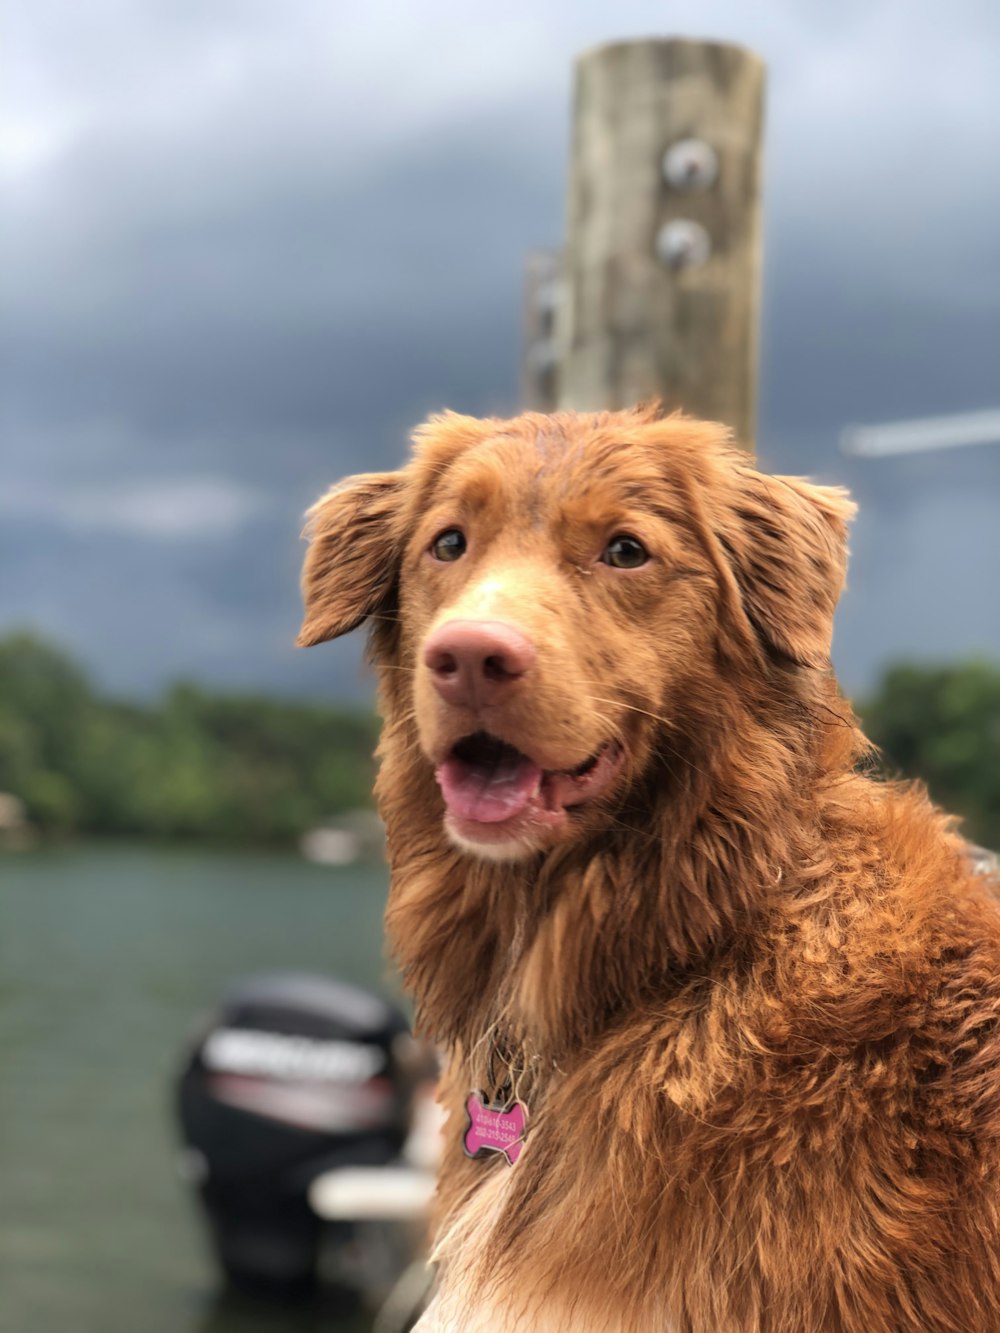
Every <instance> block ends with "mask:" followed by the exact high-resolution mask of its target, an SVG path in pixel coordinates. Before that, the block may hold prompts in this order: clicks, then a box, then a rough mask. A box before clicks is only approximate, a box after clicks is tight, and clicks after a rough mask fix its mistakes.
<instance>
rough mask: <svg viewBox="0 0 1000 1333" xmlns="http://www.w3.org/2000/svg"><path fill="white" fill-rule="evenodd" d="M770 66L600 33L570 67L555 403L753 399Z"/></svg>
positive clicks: (687, 404) (735, 423)
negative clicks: (606, 38) (614, 39)
mask: <svg viewBox="0 0 1000 1333" xmlns="http://www.w3.org/2000/svg"><path fill="white" fill-rule="evenodd" d="M763 93H764V65H763V62H762V61H761V60H760V59H759V58H758V57H757V56H755V55H753V54H752V53H751V52H749V51H745V50H743V49H741V48H740V47H737V46H730V45H727V44H723V43H718V42H697V41H686V40H663V41H660V40H653V41H638V42H623V43H618V44H615V45H611V46H603V47H600V48H598V49H597V50H594V51H590V52H588V53H586V54H585V55H583V56H582V57H581V58H580V59H579V60H578V62H577V66H576V89H575V102H574V113H573V146H572V162H571V169H570V187H569V233H568V238H567V246H566V254H565V261H564V269H563V282H564V286H563V293H564V301H563V303H562V306H561V308H560V312H559V330H558V333H559V368H558V401H559V405H560V407H574V408H583V409H596V408H618V407H627V406H631V405H632V404H633V403H636V402H639V401H640V400H642V399H648V398H653V397H658V398H661V399H662V400H663V402H664V404H665V405H666V406H667V407H670V408H673V407H682V408H684V409H685V410H687V411H688V412H691V413H693V414H694V415H696V416H701V417H708V418H711V419H713V420H716V421H724V422H726V423H727V424H728V425H730V426H732V427H733V429H734V431H735V433H736V436H737V438H738V439H739V440H740V441H741V443H743V444H745V445H746V446H747V447H748V448H751V447H752V445H753V437H754V425H755V413H756V375H757V326H758V304H759V296H758V293H759V286H760V244H761V243H760V165H761V130H762V122H763Z"/></svg>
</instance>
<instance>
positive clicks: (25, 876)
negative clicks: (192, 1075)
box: [0, 846, 392, 1333]
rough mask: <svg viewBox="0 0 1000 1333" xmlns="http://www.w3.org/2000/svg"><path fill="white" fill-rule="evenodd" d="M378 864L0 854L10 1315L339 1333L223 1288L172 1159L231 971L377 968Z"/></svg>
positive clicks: (53, 1324) (11, 1326)
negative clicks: (181, 1078)
mask: <svg viewBox="0 0 1000 1333" xmlns="http://www.w3.org/2000/svg"><path fill="white" fill-rule="evenodd" d="M385 888H386V873H385V870H384V868H382V867H380V866H375V867H372V866H367V867H350V868H345V869H340V868H328V867H319V866H314V865H310V864H308V863H306V862H303V861H301V860H298V859H296V858H294V857H291V856H284V855H270V854H266V853H265V854H262V853H257V852H254V853H246V854H238V853H232V852H221V853H220V852H208V851H202V850H195V851H192V850H170V849H162V848H150V847H119V846H102V847H95V846H87V847H82V848H74V849H64V850H55V851H42V852H35V853H31V854H24V855H20V856H7V857H4V858H0V1080H2V1082H0V1329H2V1330H3V1333H49V1331H50V1330H52V1333H57V1331H58V1333H284V1331H285V1330H288V1331H289V1333H299V1331H300V1330H310V1331H311V1330H316V1333H320V1330H322V1333H328V1331H330V1333H332V1331H333V1330H338V1333H339V1330H346V1329H347V1328H348V1327H352V1328H353V1327H355V1326H354V1325H347V1324H345V1323H342V1322H338V1321H337V1320H336V1319H334V1318H333V1316H331V1315H330V1314H329V1313H323V1312H321V1311H317V1310H315V1309H312V1310H301V1311H297V1312H291V1313H289V1312H284V1311H278V1310H273V1309H269V1308H267V1307H264V1306H259V1305H254V1304H248V1303H242V1302H239V1301H234V1300H233V1299H232V1298H225V1297H224V1296H222V1295H221V1294H220V1292H219V1288H218V1282H217V1278H216V1273H215V1270H214V1268H213V1266H212V1263H211V1260H210V1257H209V1255H208V1252H207V1250H206V1248H205V1246H204V1244H203V1238H202V1235H201V1232H200V1228H199V1218H198V1216H197V1213H196V1211H195V1206H194V1201H193V1199H192V1198H191V1197H190V1196H189V1194H188V1192H187V1189H186V1187H184V1186H182V1185H181V1183H180V1182H179V1181H178V1180H177V1178H176V1176H175V1174H174V1165H173V1161H174V1147H175V1142H176V1139H175V1127H174V1122H173V1116H172V1104H171V1091H172V1087H173V1079H174V1076H175V1073H176V1070H177V1068H178V1065H179V1062H180V1059H181V1056H182V1053H183V1051H184V1049H185V1044H186V1042H187V1039H188V1035H189V1033H190V1032H191V1030H192V1028H193V1026H194V1024H195V1023H196V1021H197V1020H198V1018H199V1016H200V1015H201V1014H202V1013H204V1011H205V1010H207V1009H209V1008H211V1006H212V1005H213V1004H214V1002H215V1001H216V1000H217V999H218V997H219V994H220V991H221V990H222V988H223V987H224V986H225V985H226V983H227V982H228V981H230V980H232V979H233V978H235V977H238V976H242V975H246V974H248V973H253V972H256V971H269V970H272V969H308V970H318V971H321V972H325V973H329V974H333V975H335V976H339V977H341V978H343V979H345V980H348V981H353V982H357V983H360V984H362V985H367V986H372V985H375V986H376V987H379V988H381V989H383V990H386V991H388V992H389V993H392V992H391V987H388V986H384V985H383V984H382V982H383V978H384V977H385V975H386V968H385V966H384V964H383V962H382V932H381V914H382V908H383V904H384V898H385Z"/></svg>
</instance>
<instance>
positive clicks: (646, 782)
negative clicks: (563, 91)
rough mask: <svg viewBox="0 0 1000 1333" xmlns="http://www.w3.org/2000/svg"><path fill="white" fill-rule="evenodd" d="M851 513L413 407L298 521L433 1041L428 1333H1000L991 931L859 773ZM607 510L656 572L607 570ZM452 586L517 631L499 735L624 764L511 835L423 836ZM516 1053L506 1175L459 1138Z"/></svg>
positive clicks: (885, 791) (662, 459)
mask: <svg viewBox="0 0 1000 1333" xmlns="http://www.w3.org/2000/svg"><path fill="white" fill-rule="evenodd" d="M852 509H853V507H852V506H851V504H850V502H849V500H848V499H847V498H846V496H845V495H844V494H843V493H842V492H840V491H838V490H832V489H826V488H820V487H815V486H810V485H809V484H807V483H805V482H803V481H800V480H797V479H791V478H775V477H766V476H763V475H761V474H760V473H758V472H757V471H756V470H755V469H754V468H753V467H752V465H751V463H750V461H749V460H748V459H747V458H746V457H745V456H744V455H742V454H741V453H739V452H738V451H737V450H735V449H734V448H733V447H732V445H731V444H730V442H729V441H728V439H727V436H726V433H725V431H724V430H723V429H722V428H720V427H717V426H712V425H706V424H703V423H698V422H694V421H691V420H688V419H686V418H683V417H679V416H673V417H668V418H665V419H664V418H661V417H660V416H659V415H658V414H657V413H656V412H655V411H651V410H644V409H637V410H635V411H633V412H624V413H614V414H612V413H606V414H596V415H573V414H560V415H557V416H554V417H545V416H540V415H526V416H522V417H519V418H517V419H515V420H512V421H499V420H488V421H480V420H473V419H469V418H464V417H459V416H454V415H451V414H448V415H445V416H442V417H438V418H434V419H432V420H431V421H430V422H429V423H428V424H427V425H425V426H424V427H422V428H421V429H420V431H418V433H417V437H416V451H415V456H414V458H413V459H412V461H411V462H410V463H409V464H408V466H407V467H405V468H404V469H403V470H402V471H400V472H398V473H388V474H379V475H371V476H366V477H357V478H353V479H351V480H349V481H348V482H346V483H344V484H343V485H341V486H339V487H336V488H335V489H334V490H333V491H331V492H330V494H329V495H328V496H327V497H325V498H324V499H323V500H321V501H320V502H319V504H318V505H316V506H315V508H314V509H313V511H312V512H311V516H310V529H309V531H310V536H311V545H310V548H309V552H308V556H307V560H306V567H305V573H304V592H305V601H306V618H305V624H304V627H303V631H302V637H301V642H303V643H318V642H320V641H322V640H324V639H329V638H332V637H334V636H335V635H338V634H342V633H345V632H346V631H347V630H350V629H353V628H354V627H355V626H357V625H359V624H361V623H362V621H365V620H368V621H369V623H370V627H371V637H370V652H371V657H372V660H373V662H374V665H375V668H376V671H377V673H378V678H379V690H380V701H381V709H382V711H383V714H384V719H385V727H384V732H383V738H382V742H381V749H380V754H381V770H380V775H379V779H378V786H377V794H378V799H379V803H380V807H381V810H382V813H383V815H384V818H385V821H386V825H387V829H388V837H389V849H390V860H391V867H392V888H391V893H390V899H389V905H388V911H387V918H386V920H387V928H388V934H389V939H390V943H391V947H392V950H393V953H394V955H395V957H396V959H397V960H398V962H399V965H400V967H401V969H402V973H403V976H404V978H405V980H406V983H407V985H408V987H409V988H410V989H411V991H412V993H413V995H414V998H415V1002H416V1007H417V1017H418V1022H419V1026H420V1028H421V1029H422V1031H423V1032H424V1033H425V1034H426V1035H427V1036H429V1037H432V1038H433V1039H435V1040H436V1041H438V1042H440V1043H441V1044H442V1046H443V1047H444V1048H445V1050H446V1052H447V1055H448V1060H449V1065H448V1072H447V1075H446V1077H445V1080H444V1082H443V1088H442V1095H443V1097H444V1099H445V1100H446V1102H447V1104H448V1105H449V1107H450V1110H451V1119H450V1124H449V1128H448V1147H447V1150H446V1158H445V1162H444V1168H443V1171H442V1177H441V1185H440V1191H439V1202H440V1206H439V1228H438V1257H439V1259H440V1262H441V1265H442V1270H441V1271H442V1276H441V1291H440V1295H439V1297H438V1299H437V1302H436V1304H435V1306H434V1308H433V1311H432V1313H431V1314H429V1315H428V1316H427V1317H426V1318H427V1324H426V1327H428V1328H434V1329H444V1328H454V1329H460V1330H463V1331H464V1333H471V1330H473V1329H477V1328H480V1327H482V1328H484V1329H485V1328H489V1329H490V1330H491V1333H510V1331H511V1330H514V1329H518V1330H520V1329H525V1330H529V1329H530V1330H541V1329H550V1328H551V1329H560V1330H567V1329H575V1330H581V1331H582V1330H587V1331H588V1333H589V1331H590V1330H593V1333H598V1330H600V1331H601V1333H611V1331H619V1330H620V1331H621V1333H625V1331H627V1333H652V1330H667V1329H670V1330H674V1331H675V1333H890V1331H892V1333H896V1331H897V1330H922V1331H923V1330H941V1331H942V1333H944V1331H945V1330H949V1331H951V1333H979V1331H982V1333H989V1331H991V1330H1000V1174H998V1170H1000V1068H998V1062H1000V1029H998V1018H1000V919H998V915H997V911H996V909H995V906H994V903H993V901H992V899H991V897H990V896H989V890H990V885H989V883H988V881H987V880H986V879H985V878H983V877H977V876H976V875H974V874H973V873H972V872H971V871H970V869H969V867H968V863H967V860H966V857H965V854H964V849H963V845H962V843H961V841H960V839H959V838H958V837H957V836H956V835H955V834H954V833H953V832H952V830H951V828H950V825H949V822H948V821H947V820H946V819H945V818H944V817H943V816H941V815H940V814H939V813H938V812H936V811H935V810H934V809H933V807H932V806H931V805H930V804H929V802H928V801H927V799H926V797H925V795H924V794H923V792H922V790H920V789H919V788H915V787H906V786H901V785H896V784H886V783H881V782H878V781H874V780H872V778H871V777H869V776H867V775H866V774H865V772H864V771H863V769H864V764H863V760H864V758H865V756H866V753H867V746H866V742H865V741H864V738H863V737H862V736H861V734H860V732H859V731H858V729H857V726H856V723H855V721H854V719H853V717H852V715H851V712H850V709H849V708H848V707H847V705H846V704H845V703H844V702H843V700H842V699H841V698H840V697H839V694H838V692H837V688H836V685H835V682H834V680H833V678H832V673H831V671H830V669H829V647H830V637H831V632H832V618H833V611H834V606H835V603H836V601H837V598H838V595H839V593H840V590H841V585H842V582H843V574H844V566H845V558H846V544H845V540H846V522H847V520H848V518H849V517H850V514H851V513H852ZM454 525H458V526H461V527H462V528H463V530H464V531H465V532H466V533H467V535H468V550H467V552H466V554H465V555H464V556H463V557H462V558H461V559H460V560H457V561H454V562H452V563H447V564H443V563H441V562H439V561H435V560H433V559H431V558H430V557H429V555H428V548H429V547H430V545H431V543H432V542H433V541H434V538H435V537H436V535H437V534H439V533H440V532H441V531H442V530H443V529H447V528H449V527H451V526H454ZM621 531H626V532H629V533H632V534H634V535H635V536H636V537H637V538H639V539H641V540H642V541H643V543H644V544H645V546H646V547H647V549H648V550H649V551H650V553H651V555H652V557H653V558H652V559H651V560H650V562H649V563H648V564H647V565H646V566H644V567H643V568H641V569H635V570H618V569H611V568H609V566H608V565H607V564H603V563H601V561H600V558H599V557H600V553H601V551H602V549H603V548H604V546H605V543H606V542H607V541H608V539H609V537H610V536H611V535H612V534H613V533H616V532H621ZM478 606H485V607H486V608H487V612H488V614H489V615H490V616H491V617H497V616H502V617H504V618H506V619H508V620H511V621H513V622H514V623H515V624H517V625H519V626H520V627H522V628H523V629H524V630H525V632H526V633H528V634H529V635H530V636H531V637H532V639H533V641H534V642H535V643H536V644H537V646H538V658H537V664H536V666H535V667H534V668H533V669H532V672H531V680H530V682H528V683H527V684H524V685H521V686H520V687H519V688H517V689H514V690H512V691H511V692H510V699H509V700H507V701H505V702H503V703H502V704H498V705H497V706H496V708H495V709H494V710H493V713H492V715H491V717H490V719H489V722H490V726H489V728H488V729H489V730H490V731H491V732H492V733H494V734H496V735H499V736H501V737H502V739H503V740H505V741H508V742H510V744H512V745H515V746H517V747H518V748H519V749H521V750H524V751H526V752H528V753H529V754H531V755H532V756H534V757H537V758H538V759H539V763H540V764H542V766H543V767H546V768H559V769H568V768H571V767H573V766H575V765H577V764H579V763H580V762H581V761H582V760H584V759H586V757H587V755H589V754H592V753H594V752H595V751H596V750H597V749H598V747H599V746H600V745H602V744H604V743H606V742H613V743H614V744H615V745H616V746H618V747H620V748H621V751H622V752H623V753H624V756H625V762H624V765H623V767H622V768H621V771H620V772H619V773H618V774H617V776H616V778H615V781H614V782H613V784H612V785H611V787H609V788H608V789H607V790H606V791H604V792H602V793H601V794H600V795H599V797H598V798H597V799H595V800H594V801H591V802H589V803H587V804H585V805H582V806H580V807H579V808H577V809H573V810H569V811H567V812H565V819H564V820H563V822H562V824H560V826H559V827H558V828H555V829H554V830H551V829H543V830H541V831H539V832H537V834H536V833H535V832H534V831H533V830H532V829H531V828H527V829H526V830H524V831H523V832H522V834H521V835H519V837H520V840H519V841H518V840H515V841H514V842H512V843H511V844H510V845H506V844H505V845H504V846H503V847H502V848H501V852H502V854H503V857H504V858H505V859H500V860H497V859H495V857H493V856H492V853H491V852H490V851H489V849H484V854H483V855H477V854H476V851H475V849H470V848H469V847H468V846H460V845H456V843H455V841H454V840H453V839H452V838H450V837H449V836H448V833H447V831H446V828H445V825H444V822H443V812H444V811H443V802H442V796H441V793H440V791H439V789H438V786H437V784H436V782H435V775H434V766H435V764H436V763H437V762H438V761H439V759H440V755H441V754H443V753H445V751H446V749H447V747H448V746H449V745H451V744H453V743H454V741H455V740H456V739H457V738H458V737H459V736H461V735H462V734H464V733H465V732H468V731H470V730H474V729H475V727H476V726H477V725H480V724H481V719H478V720H477V719H475V718H470V717H469V716H467V715H466V714H467V713H468V710H467V709H466V710H463V709H461V708H458V709H455V708H452V707H450V706H449V705H448V704H447V702H446V701H444V700H442V699H441V698H440V697H438V696H437V694H436V693H435V691H434V689H433V688H432V687H431V684H430V683H429V681H428V671H427V667H426V665H425V664H424V662H423V659H422V656H421V649H422V645H423V644H424V643H425V641H426V639H427V636H428V634H429V632H430V631H431V630H432V628H433V627H434V626H437V625H440V624H441V623H442V622H445V621H447V620H448V618H449V616H452V615H453V614H455V608H456V607H457V608H458V609H459V610H460V611H461V613H462V614H474V613H475V609H476V607H478ZM616 752H617V751H616ZM508 1077H509V1079H510V1080H511V1081H512V1082H513V1084H514V1086H515V1089H516V1091H517V1095H518V1096H519V1097H520V1098H521V1100H522V1101H523V1102H524V1103H525V1104H526V1106H527V1108H528V1114H529V1121H528V1133H527V1139H526V1146H525V1149H524V1152H523V1154H522V1156H521V1158H520V1160H519V1161H518V1163H517V1165H516V1166H515V1167H514V1168H513V1169H511V1168H508V1166H507V1165H506V1164H505V1162H504V1161H503V1160H502V1159H501V1158H499V1157H497V1156H491V1157H489V1158H487V1159H480V1160H469V1159H467V1158H465V1157H464V1155H463V1153H462V1151H461V1145H460V1140H461V1134H462V1130H463V1127H464V1119H463V1114H462V1102H463V1100H464V1098H465V1096H466V1094H467V1093H468V1091H469V1089H471V1088H477V1087H483V1088H487V1089H489V1090H491V1091H492V1092H494V1093H496V1092H498V1090H499V1088H500V1086H501V1084H503V1083H504V1082H505V1081H506V1080H507V1079H508ZM421 1327H422V1328H423V1327H425V1325H423V1324H422V1325H421Z"/></svg>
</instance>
